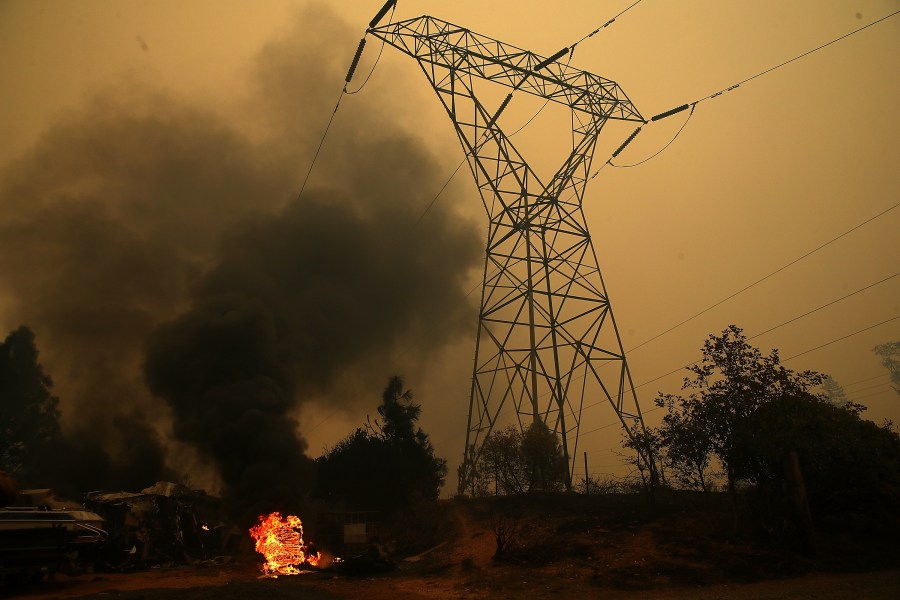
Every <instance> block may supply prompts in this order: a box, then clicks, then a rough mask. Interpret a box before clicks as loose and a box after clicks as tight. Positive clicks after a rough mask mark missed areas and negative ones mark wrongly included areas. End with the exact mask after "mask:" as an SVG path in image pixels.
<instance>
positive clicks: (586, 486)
mask: <svg viewBox="0 0 900 600" xmlns="http://www.w3.org/2000/svg"><path fill="white" fill-rule="evenodd" d="M584 495H585V496H590V495H591V476H590V474H589V473H588V469H587V452H585V453H584Z"/></svg>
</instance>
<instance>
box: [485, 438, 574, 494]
mask: <svg viewBox="0 0 900 600" xmlns="http://www.w3.org/2000/svg"><path fill="white" fill-rule="evenodd" d="M567 469H568V464H567V463H566V459H565V456H564V455H563V453H562V447H561V445H560V441H559V436H557V435H556V434H555V433H554V432H552V431H550V430H549V429H548V428H547V426H546V425H544V424H543V423H540V422H537V423H532V424H531V425H530V426H529V427H528V429H526V430H525V432H524V433H523V432H522V431H521V430H520V429H519V428H517V427H515V426H513V425H510V426H509V427H506V428H504V429H498V430H497V431H493V432H491V434H490V435H489V436H487V438H486V439H485V441H484V444H482V446H481V454H480V456H479V457H478V462H477V470H476V471H475V472H474V475H473V481H472V482H471V484H472V489H473V492H474V493H475V494H481V495H486V494H487V493H488V490H490V489H493V490H494V494H495V495H513V494H527V493H530V492H535V491H547V492H555V491H559V490H561V489H563V487H564V486H565V482H566V475H567Z"/></svg>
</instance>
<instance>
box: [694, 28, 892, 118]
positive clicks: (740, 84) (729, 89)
mask: <svg viewBox="0 0 900 600" xmlns="http://www.w3.org/2000/svg"><path fill="white" fill-rule="evenodd" d="M898 14H900V10H896V11H894V12H892V13H891V14H889V15H887V16H886V17H881V18H880V19H878V20H877V21H872V22H871V23H869V24H868V25H863V26H862V27H860V28H859V29H854V30H853V31H851V32H850V33H845V34H844V35H842V36H840V37H837V38H835V39H833V40H831V41H829V42H826V43H824V44H822V45H821V46H817V47H815V48H813V49H812V50H808V51H806V52H804V53H803V54H798V55H797V56H795V57H794V58H791V59H789V60H786V61H784V62H782V63H779V64H777V65H775V66H774V67H769V68H768V69H766V70H765V71H760V72H759V73H757V74H756V75H751V76H750V77H747V78H746V79H742V80H741V81H738V82H737V83H735V84H733V85H731V86H729V87H727V88H725V89H722V90H719V91H718V92H714V93H712V94H710V95H709V96H705V97H703V98H700V99H699V100H697V101H696V102H695V103H699V102H703V101H705V100H711V99H712V98H717V97H719V96H721V95H722V94H724V93H726V92H730V91H732V90H735V89H737V88H739V87H740V86H742V85H743V84H745V83H747V82H748V81H752V80H754V79H756V78H758V77H762V76H763V75H766V74H768V73H771V72H772V71H775V70H776V69H780V68H781V67H783V66H785V65H789V64H791V63H792V62H794V61H797V60H800V59H801V58H803V57H805V56H809V55H810V54H812V53H813V52H818V51H819V50H821V49H823V48H826V47H828V46H830V45H832V44H835V43H837V42H839V41H841V40H843V39H846V38H848V37H850V36H851V35H855V34H857V33H859V32H860V31H863V30H865V29H868V28H869V27H872V26H873V25H877V24H878V23H881V22H882V21H886V20H888V19H890V18H891V17H893V16H896V15H898Z"/></svg>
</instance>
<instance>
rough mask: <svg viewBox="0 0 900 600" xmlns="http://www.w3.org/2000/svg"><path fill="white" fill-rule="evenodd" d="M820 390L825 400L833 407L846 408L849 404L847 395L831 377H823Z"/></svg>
mask: <svg viewBox="0 0 900 600" xmlns="http://www.w3.org/2000/svg"><path fill="white" fill-rule="evenodd" d="M822 390H823V393H824V394H825V398H826V399H827V400H828V401H829V402H831V403H832V404H833V405H835V406H846V405H848V404H850V400H849V399H848V398H847V393H846V392H845V391H844V388H843V387H842V386H841V384H839V383H838V382H837V381H835V379H834V378H833V377H832V376H831V375H825V378H824V379H823V380H822Z"/></svg>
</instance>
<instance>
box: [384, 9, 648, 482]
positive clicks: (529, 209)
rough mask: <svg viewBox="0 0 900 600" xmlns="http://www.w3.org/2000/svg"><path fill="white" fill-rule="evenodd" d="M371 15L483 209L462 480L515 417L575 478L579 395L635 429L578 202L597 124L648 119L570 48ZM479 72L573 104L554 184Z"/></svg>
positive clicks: (625, 374) (634, 409)
mask: <svg viewBox="0 0 900 600" xmlns="http://www.w3.org/2000/svg"><path fill="white" fill-rule="evenodd" d="M374 24H375V23H374V22H373V24H372V27H370V29H369V33H370V34H372V35H374V36H375V37H377V38H379V39H381V40H384V42H385V43H387V44H389V45H391V46H393V47H395V48H397V49H399V50H400V51H402V52H403V53H405V54H408V55H409V56H411V57H413V58H415V59H416V60H417V61H418V64H419V66H420V67H421V68H422V71H423V72H424V73H425V76H426V77H427V78H428V81H429V82H430V83H431V85H432V87H433V88H434V91H435V92H436V93H437V96H438V98H439V99H440V101H441V103H442V104H443V106H444V108H445V109H446V110H447V114H448V115H449V116H450V120H451V121H452V122H453V125H454V127H455V128H456V133H457V135H458V136H459V141H460V143H461V144H462V147H463V150H464V151H465V153H466V156H467V158H468V162H469V166H470V168H471V171H472V175H473V176H474V178H475V182H476V184H477V186H478V189H479V191H480V194H481V199H482V202H483V204H484V209H485V211H486V212H487V216H488V220H489V227H488V234H487V248H486V253H485V263H484V281H483V286H482V293H481V305H480V310H479V313H478V315H479V320H478V334H477V338H476V345H475V360H474V369H473V376H472V388H471V396H470V400H469V417H468V426H467V430H466V445H465V453H464V462H463V465H462V468H461V469H460V481H459V491H460V493H464V492H465V490H466V489H467V486H468V484H469V483H470V482H471V480H472V478H473V476H474V474H475V471H476V469H477V468H478V461H479V457H480V454H481V450H482V447H483V444H484V441H485V439H486V438H487V436H489V435H490V433H491V432H492V431H493V430H494V429H495V428H498V427H501V426H503V425H506V424H509V423H517V424H518V426H519V427H520V428H521V429H522V431H525V430H526V429H527V428H528V427H529V426H530V425H531V424H532V423H543V424H545V425H546V427H547V428H548V429H549V430H550V431H553V432H555V433H556V434H557V435H559V438H560V441H561V445H562V450H563V453H564V454H565V457H566V460H567V461H568V465H569V468H568V470H567V480H566V485H567V486H570V485H571V479H572V474H573V469H574V462H575V461H574V458H575V457H576V456H577V449H578V434H579V428H580V426H581V421H582V411H583V409H584V408H585V405H586V404H587V403H594V402H597V401H601V402H608V403H609V405H610V406H611V407H612V408H613V410H614V411H615V413H616V415H617V416H618V418H619V419H620V421H621V422H622V425H623V426H624V427H625V430H626V431H629V424H634V423H640V426H641V427H643V419H642V417H641V412H640V407H639V406H638V401H637V396H636V394H635V392H634V389H633V383H632V380H631V374H630V373H629V370H628V365H627V363H626V360H625V353H624V351H623V349H622V341H621V338H620V336H619V332H618V328H617V326H616V321H615V318H614V317H613V313H612V309H611V307H610V303H609V298H608V295H607V293H606V287H605V285H604V283H603V277H602V276H601V274H600V268H599V266H598V263H597V256H596V253H595V250H594V245H593V242H592V240H591V235H590V232H589V231H588V226H587V222H586V221H585V217H584V212H583V210H582V200H583V197H584V189H585V185H586V183H587V180H588V176H589V170H590V167H591V161H592V157H593V153H594V149H595V147H596V144H597V138H598V136H599V134H600V130H601V129H602V128H603V126H604V124H605V123H606V122H607V121H608V120H609V119H616V120H622V121H636V122H640V123H643V122H644V119H643V117H642V116H641V114H640V113H639V112H638V110H637V109H636V108H635V107H634V105H633V104H632V103H631V101H630V100H629V99H628V97H627V96H626V95H625V94H624V92H622V90H621V88H619V86H618V85H617V84H616V83H615V82H614V81H611V80H609V79H604V78H602V77H599V76H597V75H594V74H592V73H588V72H585V71H580V70H578V69H574V68H572V67H570V66H568V65H566V64H563V63H560V62H557V59H559V58H561V57H562V56H563V55H565V54H566V53H567V52H568V51H569V50H568V48H566V49H564V50H561V51H560V52H558V53H557V54H556V55H555V56H553V57H551V58H545V57H542V56H539V55H537V54H534V53H532V52H529V51H527V50H523V49H521V48H517V47H515V46H511V45H509V44H505V43H503V42H500V41H497V40H495V39H492V38H489V37H486V36H483V35H479V34H476V33H473V32H472V31H469V30H468V29H465V28H463V27H460V26H458V25H453V24H451V23H447V22H445V21H441V20H439V19H435V18H433V17H428V16H423V17H418V18H413V19H408V20H404V21H398V22H395V23H390V24H387V25H383V26H380V27H375V26H374ZM478 80H485V81H490V82H495V83H496V84H499V85H502V86H506V87H507V88H512V92H523V93H527V94H533V95H536V96H540V97H542V98H545V99H547V100H549V101H552V102H555V103H559V104H562V105H565V106H568V107H569V109H570V112H571V115H572V151H571V153H570V154H569V155H568V156H567V157H566V158H565V160H564V161H563V162H562V166H560V168H559V170H558V171H557V172H556V174H555V175H553V177H552V178H551V179H550V180H549V181H548V182H546V183H545V182H543V181H541V179H540V178H539V177H538V176H537V174H536V173H535V171H534V170H532V168H531V167H530V166H529V165H528V164H527V163H526V162H525V160H524V159H523V157H522V155H521V154H520V153H519V151H518V150H517V149H516V147H515V145H514V144H513V143H512V142H511V141H510V139H509V137H508V136H507V135H506V134H505V133H504V132H503V131H502V130H501V128H500V127H499V125H498V123H497V121H498V117H499V116H500V113H501V112H503V110H504V109H505V108H506V107H507V105H508V104H509V102H510V100H511V99H512V96H513V93H512V92H510V93H509V94H508V95H507V96H506V98H505V99H504V100H503V101H502V102H501V103H500V104H499V106H498V107H494V108H488V107H487V106H485V105H484V104H483V102H482V101H481V100H479V98H478V97H477V96H476V94H475V82H476V81H478ZM480 85H484V84H480ZM483 96H484V94H483ZM629 433H630V432H629ZM651 464H652V463H651Z"/></svg>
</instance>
